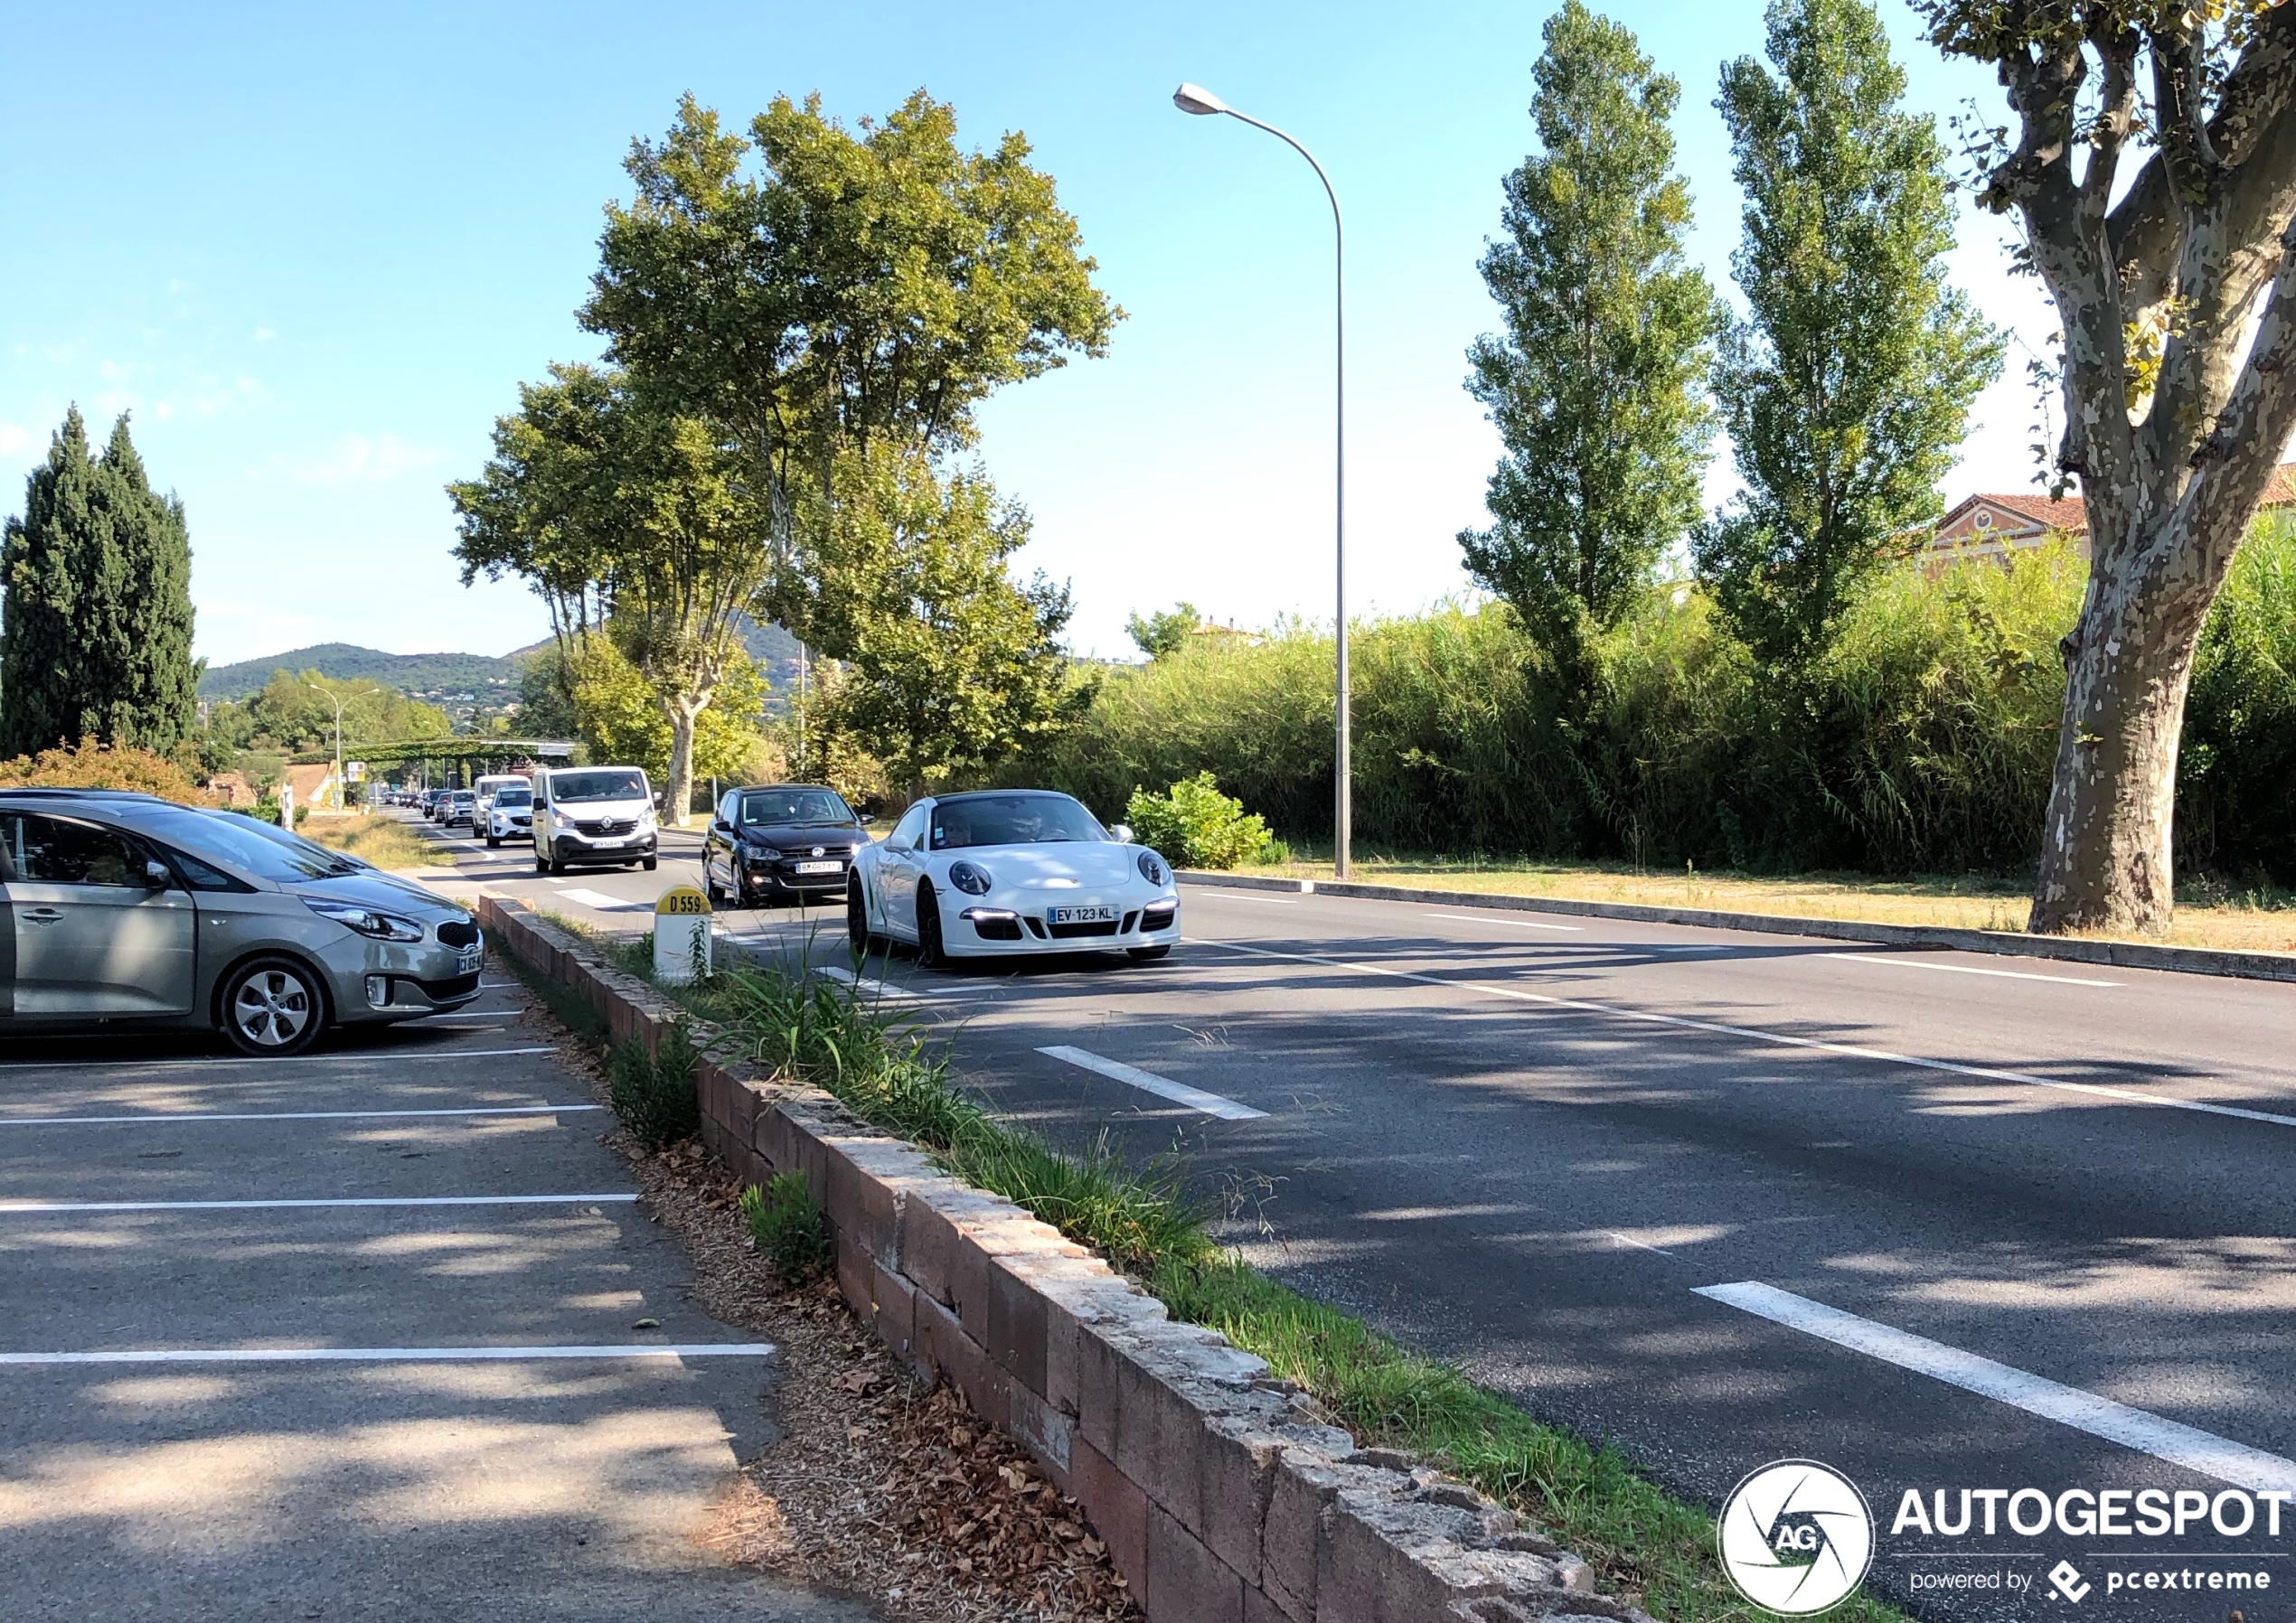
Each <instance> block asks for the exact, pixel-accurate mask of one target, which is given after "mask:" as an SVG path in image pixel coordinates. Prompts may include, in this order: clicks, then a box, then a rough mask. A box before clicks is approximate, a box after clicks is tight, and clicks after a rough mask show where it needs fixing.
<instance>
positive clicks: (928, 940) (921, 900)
mask: <svg viewBox="0 0 2296 1623" xmlns="http://www.w3.org/2000/svg"><path fill="white" fill-rule="evenodd" d="M948 961H949V959H948V953H947V952H945V951H944V950H943V949H942V946H941V908H940V904H939V903H937V902H936V901H935V900H934V899H933V887H931V886H930V885H920V886H918V887H917V963H918V964H919V965H920V966H922V967H923V968H925V969H928V970H937V969H939V968H941V967H942V966H943V965H945V964H946V963H947V962H948Z"/></svg>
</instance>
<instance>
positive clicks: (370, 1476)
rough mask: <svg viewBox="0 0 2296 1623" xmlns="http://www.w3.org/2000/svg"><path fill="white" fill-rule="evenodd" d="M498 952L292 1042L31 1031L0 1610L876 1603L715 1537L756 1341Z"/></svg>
mask: <svg viewBox="0 0 2296 1623" xmlns="http://www.w3.org/2000/svg"><path fill="white" fill-rule="evenodd" d="M488 979H489V980H490V981H494V982H495V984H494V985H493V986H491V987H490V989H489V990H488V991H487V992H486V994H485V996H484V997H482V998H481V999H480V1000H479V1001H478V1002H477V1003H476V1004H475V1005H473V1006H472V1010H471V1012H470V1013H469V1014H468V1015H466V1017H464V1018H451V1019H441V1020H429V1021H423V1022H419V1023H416V1024H413V1025H409V1026H402V1027H396V1028H394V1029H393V1030H392V1031H391V1032H390V1033H389V1034H387V1035H384V1036H380V1037H361V1038H358V1039H356V1040H355V1041H351V1040H344V1041H337V1042H334V1043H332V1044H330V1045H328V1046H322V1047H321V1048H320V1049H318V1050H315V1051H314V1052H313V1053H312V1054H311V1055H306V1056H305V1057H303V1058H299V1059H296V1060H287V1061H276V1060H273V1061H249V1060H242V1059H240V1058H238V1057H235V1056H231V1055H228V1054H227V1053H226V1051H224V1050H223V1049H222V1048H221V1046H219V1045H217V1044H215V1043H213V1042H206V1041H198V1040H193V1039H172V1040H159V1039H145V1040H140V1041H139V1040H126V1039H69V1040H68V1039H57V1040H51V1041H45V1042H32V1041H23V1042H14V1043H11V1044H10V1045H9V1046H8V1047H7V1050H6V1053H5V1062H0V1616H5V1617H6V1618H9V1619H11V1620H12V1623H14V1620H16V1619H33V1618H37V1619H43V1620H44V1619H58V1620H61V1619H71V1620H75V1623H80V1620H84V1623H122V1620H126V1619H152V1620H154V1623H159V1620H163V1619H164V1620H165V1623H193V1620H208V1619H212V1620H214V1623H227V1620H228V1623H248V1620H249V1619H265V1618H358V1619H373V1620H375V1623H384V1620H386V1619H387V1620H389V1623H410V1620H436V1623H467V1620H468V1619H472V1618H489V1619H499V1620H501V1623H528V1620H532V1623H542V1620H545V1619H548V1620H550V1623H561V1620H563V1623H624V1620H625V1619H628V1618H640V1617H643V1618H667V1619H676V1620H679V1623H689V1620H690V1623H701V1620H703V1619H724V1620H726V1623H732V1620H733V1619H737V1618H740V1619H766V1620H769V1623H860V1619H861V1618H865V1617H867V1616H869V1615H870V1614H868V1613H866V1612H864V1611H863V1610H861V1609H858V1608H854V1607H850V1606H846V1605H843V1604H842V1603H834V1602H827V1601H823V1600H817V1599H814V1598H813V1597H809V1596H807V1595H805V1594H803V1593H800V1592H797V1591H795V1590H792V1589H790V1588H789V1587H787V1586H786V1585H783V1584H781V1583H779V1582H777V1581H771V1580H768V1579H767V1578H765V1577H763V1576H762V1575H760V1574H758V1573H757V1572H754V1571H741V1570H736V1569H730V1568H728V1567H725V1566H722V1565H720V1564H718V1563H716V1562H714V1561H712V1560H710V1559H709V1558H708V1557H706V1556H704V1555H703V1554H702V1553H701V1552H700V1551H698V1550H697V1548H696V1547H695V1545H694V1544H693V1543H692V1535H693V1534H694V1533H695V1532H696V1531H697V1530H699V1529H700V1528H701V1526H702V1525H703V1524H705V1522H706V1521H707V1520H708V1518H709V1516H710V1513H711V1511H712V1509H713V1507H714V1506H715V1505H716V1503H717V1500H718V1497H719V1496H720V1493H722V1491H723V1490H724V1489H725V1487H727V1486H728V1483H729V1479H730V1476H731V1473H732V1471H733V1468H734V1464H735V1459H736V1455H737V1452H739V1453H740V1454H742V1455H745V1456H746V1455H747V1454H748V1453H749V1452H752V1451H754V1450H756V1449H759V1448H762V1447H764V1446H765V1445H766V1444H767V1442H768V1441H770V1440H771V1437H770V1432H769V1430H768V1421H767V1414H768V1412H769V1410H768V1409H767V1407H766V1405H765V1404H763V1403H761V1402H760V1400H761V1398H762V1397H769V1395H770V1391H771V1385H772V1382H773V1380H774V1364H773V1361H772V1358H771V1356H770V1352H769V1349H761V1348H760V1347H759V1346H757V1344H756V1343H755V1342H754V1341H753V1339H752V1338H751V1337H748V1335H746V1334H745V1333H744V1332H742V1331H739V1330H738V1329H735V1328H733V1327H729V1326H726V1325H722V1324H719V1323H716V1322H714V1321H712V1320H710V1318H706V1317H705V1316H703V1315H702V1314H701V1312H699V1311H698V1310H697V1309H694V1308H693V1307H692V1305H691V1304H690V1303H689V1302H688V1300H687V1299H686V1295H685V1287H686V1285H687V1283H688V1281H689V1280H690V1277H691V1275H690V1271H689V1269H688V1267H687V1264H686V1262H685V1260H684V1258H683V1256H682V1253H681V1252H679V1250H678V1248H677V1246H676V1243H675V1242H674V1241H673V1239H672V1238H671V1237H670V1236H669V1235H668V1234H666V1233H665V1232H664V1231H663V1230H661V1229H659V1228H656V1227H654V1225H653V1224H650V1223H649V1221H648V1220H647V1218H646V1216H645V1214H644V1213H643V1212H642V1211H641V1210H640V1209H639V1208H638V1207H637V1206H635V1204H633V1202H632V1194H633V1184H632V1181H631V1178H630V1176H629V1172H628V1169H627V1168H626V1166H625V1165H624V1163H623V1162H622V1160H621V1159H620V1158H619V1157H618V1156H616V1154H615V1153H614V1152H613V1151H612V1150H611V1149H607V1147H606V1146H604V1145H602V1144H600V1143H599V1142H598V1134H599V1133H600V1132H601V1131H602V1130H605V1128H606V1126H607V1124H608V1123H609V1122H610V1117H608V1116H607V1115H606V1114H605V1113H604V1112H601V1111H599V1110H598V1109H597V1108H596V1106H595V1105H593V1104H591V1102H590V1096H589V1093H588V1089H587V1087H586V1086H585V1084H584V1083H583V1082H582V1080H581V1079H580V1078H579V1077H578V1076H575V1075H573V1074H569V1072H568V1071H566V1070H565V1069H564V1068H563V1067H562V1066H561V1065H560V1063H559V1061H558V1059H557V1057H556V1055H555V1054H554V1053H553V1052H552V1051H551V1049H550V1047H549V1046H548V1045H549V1044H550V1040H551V1036H550V1031H549V1029H548V1028H547V1027H543V1026H540V1025H535V1026H526V1025H522V1024H520V1023H519V1009H520V1007H521V999H522V993H520V992H519V991H518V990H516V989H515V988H514V987H513V986H510V985H506V984H503V983H502V981H501V978H500V971H494V970H492V969H491V968H490V972H489V977H488ZM214 1203H227V1204H221V1205H219V1204H214ZM642 1319H652V1320H655V1321H658V1323H657V1324H656V1325H655V1326H654V1327H644V1328H641V1327H638V1326H639V1321H640V1320H642ZM673 1346H680V1347H686V1348H689V1349H693V1350H691V1351H689V1352H687V1353H685V1354H683V1355H682V1356H660V1355H658V1354H653V1353H651V1352H650V1351H649V1352H648V1353H647V1354H646V1355H645V1356H631V1353H632V1351H633V1350H634V1349H640V1348H644V1349H653V1348H656V1347H659V1348H665V1349H666V1348H669V1347H673ZM474 1349H486V1350H487V1353H488V1356H485V1357H474V1356H473V1350H474ZM581 1349H607V1350H606V1351H604V1352H599V1351H597V1350H588V1351H585V1350H581ZM223 1354H231V1355H236V1356H219V1355H223ZM322 1355H324V1356H322ZM569 1355H570V1356H569Z"/></svg>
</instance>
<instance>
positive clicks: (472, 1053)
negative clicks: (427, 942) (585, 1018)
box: [0, 1046, 558, 1071]
mask: <svg viewBox="0 0 2296 1623" xmlns="http://www.w3.org/2000/svg"><path fill="white" fill-rule="evenodd" d="M557 1052H558V1050H557V1049H556V1048H552V1047H549V1046H543V1047H540V1048H447V1049H442V1050H440V1051H439V1052H438V1053H436V1054H328V1055H321V1056H320V1057H322V1058H324V1059H325V1060H326V1062H327V1063H328V1064H329V1065H413V1064H414V1063H415V1062H417V1061H418V1060H434V1059H509V1058H512V1057H513V1056H514V1055H521V1054H555V1053H557ZM305 1057H309V1056H308V1055H306V1056H305ZM278 1063H279V1062H278V1061H277V1060H271V1059H259V1058H257V1057H256V1056H255V1055H251V1054H249V1055H240V1056H238V1057H234V1058H220V1059H97V1060H89V1059H12V1060H9V1061H7V1062H6V1063H5V1064H0V1071H77V1070H80V1069H82V1068H84V1067H87V1066H89V1065H101V1066H104V1067H106V1068H107V1069H111V1070H128V1071H155V1070H158V1069H159V1068H160V1067H162V1066H166V1067H168V1068H170V1069H174V1068H178V1067H188V1066H191V1065H277V1064H278Z"/></svg>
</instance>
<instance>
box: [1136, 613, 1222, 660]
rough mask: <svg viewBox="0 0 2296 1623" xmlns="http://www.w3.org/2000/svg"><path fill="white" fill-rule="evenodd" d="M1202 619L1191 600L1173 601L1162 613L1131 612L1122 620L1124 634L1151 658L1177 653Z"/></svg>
mask: <svg viewBox="0 0 2296 1623" xmlns="http://www.w3.org/2000/svg"><path fill="white" fill-rule="evenodd" d="M1202 623H1203V615H1202V614H1200V613H1198V612H1197V608H1196V605H1194V604H1192V603H1175V604H1173V605H1172V607H1171V608H1169V609H1166V610H1165V611H1163V612H1162V614H1147V615H1141V614H1133V615H1131V616H1130V617H1128V618H1127V619H1126V620H1125V621H1124V634H1125V635H1126V636H1128V637H1130V638H1131V639H1132V640H1133V642H1134V644H1136V645H1137V646H1138V647H1139V649H1140V652H1143V653H1144V654H1146V655H1147V656H1148V657H1149V658H1150V659H1152V660H1161V659H1162V658H1163V657H1164V656H1165V655H1167V654H1173V653H1178V652H1180V651H1181V649H1183V648H1185V647H1187V646H1188V639H1189V638H1190V637H1191V636H1193V635H1194V634H1195V632H1196V627H1197V626H1199V625H1200V624H1202Z"/></svg>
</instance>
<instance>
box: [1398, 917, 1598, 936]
mask: <svg viewBox="0 0 2296 1623" xmlns="http://www.w3.org/2000/svg"><path fill="white" fill-rule="evenodd" d="M1427 916H1428V917H1429V918H1444V919H1451V920H1454V921H1455V922H1456V923H1459V924H1512V925H1513V926H1514V927H1515V928H1516V929H1518V930H1560V931H1562V932H1563V933H1565V934H1568V935H1576V934H1577V933H1579V932H1580V931H1582V930H1584V929H1586V925H1584V924H1533V923H1531V921H1530V920H1529V919H1527V918H1498V917H1493V916H1485V915H1480V914H1466V913H1430V914H1429V915H1427Z"/></svg>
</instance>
